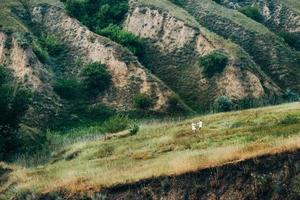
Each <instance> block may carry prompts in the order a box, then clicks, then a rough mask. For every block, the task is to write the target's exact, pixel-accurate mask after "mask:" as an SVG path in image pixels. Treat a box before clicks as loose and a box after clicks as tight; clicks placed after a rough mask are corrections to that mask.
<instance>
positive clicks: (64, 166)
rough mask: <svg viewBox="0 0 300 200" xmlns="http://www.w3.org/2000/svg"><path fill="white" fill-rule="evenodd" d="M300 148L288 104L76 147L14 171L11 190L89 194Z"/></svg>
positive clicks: (296, 120)
mask: <svg viewBox="0 0 300 200" xmlns="http://www.w3.org/2000/svg"><path fill="white" fill-rule="evenodd" d="M200 118H201V119H202V120H203V121H204V128H203V129H202V130H201V131H199V132H197V133H192V131H191V126H190V124H191V122H194V121H195V122H197V121H198V120H199V119H200ZM299 147H300V103H292V104H284V105H279V106H273V107H265V108H259V109H251V110H245V111H240V112H230V113H220V114H212V115H206V116H201V117H196V118H193V119H189V120H185V121H181V122H172V121H169V122H161V123H157V122H152V123H144V124H142V126H141V130H140V132H139V134H138V135H136V136H129V137H125V138H116V139H112V140H106V141H104V140H102V139H98V140H95V139H94V140H92V141H84V142H77V143H75V144H72V145H70V146H66V147H65V148H64V149H63V150H62V151H60V152H56V155H55V156H54V158H55V160H53V162H52V164H51V163H49V164H46V165H43V166H38V167H34V168H21V167H18V166H14V168H15V170H14V172H12V173H11V175H10V176H9V179H8V181H7V185H12V184H15V186H14V190H13V191H14V192H18V191H22V190H26V189H30V190H33V191H35V192H49V191H53V190H57V189H60V188H66V189H68V190H69V191H70V192H79V191H84V192H88V191H93V190H96V189H99V188H101V187H106V186H112V185H114V184H118V183H127V182H133V181H137V180H140V179H144V178H149V177H156V176H160V175H176V174H180V173H184V172H189V171H193V170H198V169H203V168H207V167H212V166H217V165H222V164H224V163H228V162H234V161H239V160H242V159H247V158H251V157H255V156H259V155H263V154H271V153H277V152H282V151H286V150H291V149H296V148H299ZM54 158H53V159H54ZM2 165H4V164H2ZM0 193H1V192H0Z"/></svg>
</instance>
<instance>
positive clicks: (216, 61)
mask: <svg viewBox="0 0 300 200" xmlns="http://www.w3.org/2000/svg"><path fill="white" fill-rule="evenodd" d="M199 63H200V66H202V67H203V68H204V69H203V72H204V74H206V75H207V76H208V77H212V76H213V75H215V74H216V73H221V72H223V70H224V68H225V67H226V65H227V64H228V58H227V56H226V55H224V54H223V53H221V52H217V51H214V52H212V53H210V54H207V55H205V56H202V57H201V58H200V59H199Z"/></svg>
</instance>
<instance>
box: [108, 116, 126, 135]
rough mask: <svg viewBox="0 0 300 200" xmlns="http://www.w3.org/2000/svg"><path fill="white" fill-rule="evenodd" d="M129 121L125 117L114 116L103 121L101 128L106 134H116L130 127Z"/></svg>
mask: <svg viewBox="0 0 300 200" xmlns="http://www.w3.org/2000/svg"><path fill="white" fill-rule="evenodd" d="M130 123H131V121H130V119H129V118H128V116H126V115H116V116H113V117H111V118H110V119H109V120H107V121H105V122H104V124H103V128H104V130H105V132H107V133H117V132H120V131H123V130H125V129H127V128H129V126H130Z"/></svg>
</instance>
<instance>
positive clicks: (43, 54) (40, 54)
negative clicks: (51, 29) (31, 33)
mask: <svg viewBox="0 0 300 200" xmlns="http://www.w3.org/2000/svg"><path fill="white" fill-rule="evenodd" d="M32 50H33V52H34V54H35V55H36V56H37V58H38V59H39V61H41V62H42V63H46V62H47V60H48V59H49V55H48V52H47V51H46V50H44V49H43V48H41V47H40V46H38V45H37V44H36V43H35V42H34V43H32Z"/></svg>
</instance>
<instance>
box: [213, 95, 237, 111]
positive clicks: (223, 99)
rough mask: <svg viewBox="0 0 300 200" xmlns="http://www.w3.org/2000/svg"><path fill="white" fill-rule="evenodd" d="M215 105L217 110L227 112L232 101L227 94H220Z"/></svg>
mask: <svg viewBox="0 0 300 200" xmlns="http://www.w3.org/2000/svg"><path fill="white" fill-rule="evenodd" d="M215 107H216V110H217V111H218V112H228V111H231V110H232V108H233V103H232V101H231V100H230V99H229V98H228V97H227V96H220V97H219V98H218V99H217V100H216V102H215Z"/></svg>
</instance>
